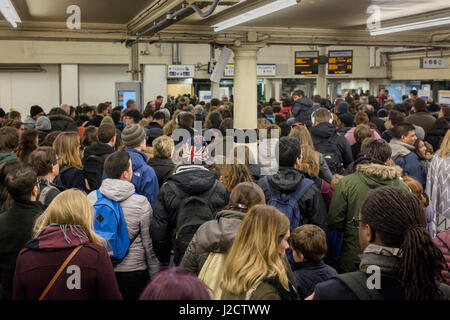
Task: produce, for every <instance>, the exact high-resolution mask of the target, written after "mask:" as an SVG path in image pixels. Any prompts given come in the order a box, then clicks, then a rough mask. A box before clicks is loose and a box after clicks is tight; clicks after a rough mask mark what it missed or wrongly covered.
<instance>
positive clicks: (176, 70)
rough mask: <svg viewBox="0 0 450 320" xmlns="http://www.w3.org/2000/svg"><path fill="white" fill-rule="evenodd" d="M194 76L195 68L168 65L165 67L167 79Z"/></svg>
mask: <svg viewBox="0 0 450 320" xmlns="http://www.w3.org/2000/svg"><path fill="white" fill-rule="evenodd" d="M194 76H195V66H186V65H169V66H168V67H167V77H168V78H193V77H194Z"/></svg>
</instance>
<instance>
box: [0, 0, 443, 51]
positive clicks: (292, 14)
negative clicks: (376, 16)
mask: <svg viewBox="0 0 450 320" xmlns="http://www.w3.org/2000/svg"><path fill="white" fill-rule="evenodd" d="M11 1H12V3H13V4H14V6H15V8H16V10H17V12H18V14H19V16H20V17H21V19H22V23H21V24H19V27H18V28H17V29H13V28H11V26H10V25H9V24H8V23H7V22H6V21H4V19H3V17H2V15H1V14H0V39H5V38H21V37H22V38H34V37H35V38H37V39H39V38H41V37H42V38H46V39H48V38H49V37H50V38H52V37H54V38H55V40H58V39H59V38H61V39H65V40H67V39H73V40H86V39H90V38H92V41H111V40H115V41H118V40H126V39H134V36H135V35H136V33H137V32H141V31H142V30H145V29H147V28H148V27H149V26H152V25H153V23H155V22H160V21H162V20H164V19H165V16H166V14H167V13H173V12H175V11H176V10H179V9H180V8H181V6H182V3H183V0H132V1H124V0H11ZM213 1H214V0H188V2H189V3H192V2H194V3H196V4H198V5H200V6H201V7H202V8H204V9H203V10H205V9H206V8H207V7H208V6H209V5H210V3H211V2H213ZM268 1H271V0H221V1H220V4H219V6H218V7H217V9H216V11H215V12H214V14H213V15H211V16H210V17H208V18H206V19H202V18H201V17H199V16H198V15H197V14H196V13H195V12H194V11H193V10H192V11H190V12H188V13H187V14H185V15H183V16H182V17H179V19H177V20H173V21H169V22H168V23H167V25H164V26H163V27H162V28H160V29H158V30H157V32H154V33H151V34H148V35H147V37H146V38H143V39H144V40H152V41H161V42H162V41H169V42H175V41H180V42H183V41H186V42H188V41H192V42H196V41H198V42H209V43H210V42H220V41H221V39H224V38H226V39H227V41H228V40H229V41H232V40H235V39H242V37H243V35H245V34H246V32H248V31H255V32H261V34H264V37H266V38H267V37H269V38H271V37H272V38H275V33H277V34H279V33H282V34H285V35H286V39H285V40H283V41H289V39H292V42H293V44H295V43H302V42H304V41H311V40H308V39H324V40H323V41H325V42H327V41H328V40H325V39H330V40H329V41H335V42H336V43H343V42H345V43H352V37H353V38H355V39H358V40H357V41H356V42H355V45H360V44H364V43H367V44H369V43H371V41H378V42H379V43H384V42H383V41H384V40H386V41H385V42H386V44H387V45H394V44H395V42H396V39H397V40H399V41H404V42H405V41H410V42H411V44H412V45H414V44H416V45H417V46H422V45H424V44H426V43H428V42H430V44H431V45H434V41H435V40H436V39H437V40H439V39H440V38H439V37H437V38H434V37H433V38H431V35H432V34H433V33H436V32H439V33H441V34H442V37H441V38H442V39H441V40H442V41H440V43H441V44H442V46H443V47H450V41H449V40H448V38H449V36H448V34H450V25H445V26H439V27H432V28H427V29H421V30H417V31H406V32H401V33H396V34H391V35H384V36H377V37H371V36H370V34H369V31H368V30H367V26H366V22H367V20H368V18H369V17H370V14H369V13H368V12H367V9H368V8H369V7H370V6H371V5H376V6H379V8H380V9H381V20H382V23H381V25H382V26H383V25H384V24H385V23H389V22H396V23H401V22H402V21H405V19H408V18H409V19H411V17H413V18H417V17H418V16H423V15H426V14H428V13H431V12H433V14H434V13H441V14H444V15H447V16H450V0H301V1H300V3H299V4H297V5H296V6H293V7H290V8H287V9H284V10H281V11H278V12H275V13H272V14H270V15H267V16H264V17H261V18H259V19H255V20H253V21H249V22H247V23H244V24H241V25H239V26H236V27H233V28H230V29H227V30H224V31H221V32H220V33H214V31H213V29H212V28H211V26H212V25H213V24H215V23H217V22H220V21H223V20H224V19H226V18H228V17H233V16H236V15H238V14H240V13H242V12H245V11H246V10H248V8H249V7H252V6H257V5H261V4H262V3H266V2H268ZM273 1H274V0H273ZM74 4H75V5H78V6H79V7H80V9H81V24H82V30H80V31H77V30H70V31H69V30H66V28H65V22H66V20H67V18H68V17H69V16H70V14H68V13H66V9H67V7H68V6H70V5H74ZM245 8H246V9H245ZM2 20H3V22H2ZM100 26H101V29H102V30H103V31H102V32H97V33H96V32H95V30H96V29H99V28H100ZM108 26H110V27H108ZM44 27H45V28H44ZM56 30H57V31H58V33H55V32H53V33H52V34H51V35H50V34H45V32H51V31H56ZM91 30H92V32H90V31H91ZM108 30H110V31H108ZM271 30H273V32H271ZM447 32H448V34H446V33H447ZM88 34H89V35H88ZM308 36H309V38H308ZM302 37H303V40H298V41H297V40H294V39H297V38H299V39H300V38H302ZM333 39H334V40H333ZM430 39H433V41H431V40H430ZM275 40H276V39H274V43H276V41H275ZM380 41H381V42H380ZM269 42H270V41H269ZM330 44H331V42H330ZM402 45H404V43H403V44H402Z"/></svg>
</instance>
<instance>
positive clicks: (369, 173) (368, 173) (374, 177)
mask: <svg viewBox="0 0 450 320" xmlns="http://www.w3.org/2000/svg"><path fill="white" fill-rule="evenodd" d="M356 172H361V173H362V174H363V176H362V179H363V180H364V182H365V183H366V184H367V185H369V186H371V187H374V188H375V187H378V186H380V185H389V184H391V181H392V180H394V179H396V178H401V176H402V173H403V170H402V168H401V167H399V166H397V165H383V164H378V163H363V164H358V165H357V166H356Z"/></svg>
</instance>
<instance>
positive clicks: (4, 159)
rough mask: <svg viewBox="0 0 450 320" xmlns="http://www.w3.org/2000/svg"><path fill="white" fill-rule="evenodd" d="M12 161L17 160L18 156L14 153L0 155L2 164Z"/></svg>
mask: <svg viewBox="0 0 450 320" xmlns="http://www.w3.org/2000/svg"><path fill="white" fill-rule="evenodd" d="M10 160H17V156H16V154H15V153H14V152H9V153H0V164H2V163H5V162H8V161H10Z"/></svg>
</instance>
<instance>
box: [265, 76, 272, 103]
mask: <svg viewBox="0 0 450 320" xmlns="http://www.w3.org/2000/svg"><path fill="white" fill-rule="evenodd" d="M264 96H265V97H266V100H267V101H269V100H270V98H273V97H274V96H273V85H272V80H271V79H264Z"/></svg>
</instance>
